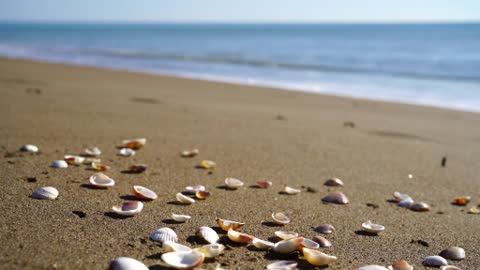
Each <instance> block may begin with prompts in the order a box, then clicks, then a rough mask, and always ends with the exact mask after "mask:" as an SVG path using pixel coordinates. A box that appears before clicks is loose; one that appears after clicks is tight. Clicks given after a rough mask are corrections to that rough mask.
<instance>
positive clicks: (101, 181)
mask: <svg viewBox="0 0 480 270" xmlns="http://www.w3.org/2000/svg"><path fill="white" fill-rule="evenodd" d="M88 182H89V183H90V184H91V185H92V186H94V187H97V188H107V187H111V186H114V185H115V180H113V179H112V178H110V177H108V176H107V175H105V174H103V173H95V174H93V175H92V176H90V178H89V179H88Z"/></svg>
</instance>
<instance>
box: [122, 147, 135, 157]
mask: <svg viewBox="0 0 480 270" xmlns="http://www.w3.org/2000/svg"><path fill="white" fill-rule="evenodd" d="M136 153H137V152H135V150H133V149H130V148H122V149H120V151H118V154H119V155H120V156H124V157H131V156H135V154H136Z"/></svg>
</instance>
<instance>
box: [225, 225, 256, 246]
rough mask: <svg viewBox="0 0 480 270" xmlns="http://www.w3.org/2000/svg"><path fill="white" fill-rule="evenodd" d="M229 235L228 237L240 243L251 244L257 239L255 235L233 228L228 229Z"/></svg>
mask: <svg viewBox="0 0 480 270" xmlns="http://www.w3.org/2000/svg"><path fill="white" fill-rule="evenodd" d="M227 236H228V239H230V240H232V241H233V242H235V243H239V244H250V243H252V241H253V240H254V239H255V237H253V236H251V235H249V234H246V233H242V232H237V231H234V230H232V229H230V230H228V233H227Z"/></svg>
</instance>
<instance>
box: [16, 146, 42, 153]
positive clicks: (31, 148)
mask: <svg viewBox="0 0 480 270" xmlns="http://www.w3.org/2000/svg"><path fill="white" fill-rule="evenodd" d="M38 150H39V149H38V147H37V146H36V145H33V144H25V145H23V146H22V147H20V151H22V152H30V153H37V152H38Z"/></svg>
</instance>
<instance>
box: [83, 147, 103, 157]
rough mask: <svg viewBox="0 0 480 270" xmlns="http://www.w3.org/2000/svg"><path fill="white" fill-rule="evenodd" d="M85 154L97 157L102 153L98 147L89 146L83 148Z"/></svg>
mask: <svg viewBox="0 0 480 270" xmlns="http://www.w3.org/2000/svg"><path fill="white" fill-rule="evenodd" d="M85 154H87V155H88V156H91V157H98V156H100V155H101V154H102V151H100V148H98V147H91V148H87V149H85Z"/></svg>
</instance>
